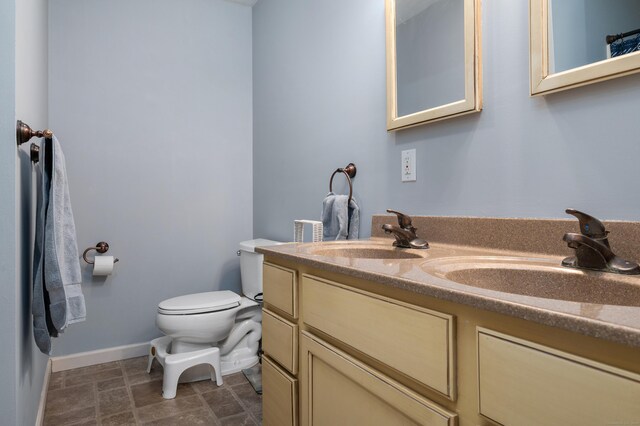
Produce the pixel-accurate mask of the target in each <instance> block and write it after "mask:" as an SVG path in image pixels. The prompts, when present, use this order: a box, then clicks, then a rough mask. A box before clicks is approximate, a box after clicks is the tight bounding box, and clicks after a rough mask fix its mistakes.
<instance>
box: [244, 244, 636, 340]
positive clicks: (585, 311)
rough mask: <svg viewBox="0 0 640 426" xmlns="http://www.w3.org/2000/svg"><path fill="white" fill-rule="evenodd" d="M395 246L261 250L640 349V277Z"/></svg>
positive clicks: (445, 247) (518, 255) (477, 250)
mask: <svg viewBox="0 0 640 426" xmlns="http://www.w3.org/2000/svg"><path fill="white" fill-rule="evenodd" d="M392 241H393V240H392V239H388V238H371V239H370V240H358V241H340V242H337V241H336V242H324V243H306V244H295V243H291V244H283V245H279V246H269V247H259V248H257V249H256V250H257V251H258V252H260V253H263V254H265V255H267V256H269V257H271V258H274V259H283V260H288V261H292V262H297V263H300V264H303V265H308V266H310V267H314V268H317V269H321V270H325V271H329V272H336V273H340V274H344V275H348V276H352V277H356V278H362V279H365V280H370V281H375V282H377V283H381V284H385V285H389V286H393V287H396V288H400V289H403V290H407V291H411V292H415V293H419V294H424V295H426V296H431V297H434V298H438V299H442V300H447V301H451V302H455V303H461V304H465V305H469V306H472V307H476V308H479V309H484V310H488V311H493V312H498V313H501V314H505V315H509V316H513V317H517V318H521V319H524V320H529V321H533V322H536V323H540V324H545V325H549V326H554V327H559V328H563V329H566V330H570V331H573V332H576V333H581V334H584V335H588V336H593V337H597V338H601V339H606V340H611V341H614V342H618V343H622V344H626V345H629V346H635V347H640V276H624V275H618V274H611V273H601V272H593V271H588V272H585V271H581V270H575V269H567V268H563V267H561V266H559V265H560V262H561V260H562V258H563V256H560V255H557V254H552V255H549V256H546V255H541V254H538V253H526V252H518V251H513V250H500V249H496V248H486V247H478V246H463V245H456V244H447V243H442V242H431V241H430V246H431V247H430V248H429V249H428V250H408V249H396V248H393V247H392V245H391V243H392ZM344 249H349V250H354V249H355V250H359V254H358V256H360V255H362V256H366V255H367V253H374V252H376V251H377V253H378V254H379V253H382V252H380V250H383V251H385V252H387V251H388V250H396V251H402V252H403V253H404V254H403V256H404V255H406V256H409V255H412V256H415V257H413V258H400V259H398V258H388V259H379V258H365V257H345V256H342V255H341V253H340V251H341V250H344ZM391 255H392V256H393V255H394V254H393V253H392V254H391ZM505 269H506V270H508V271H507V272H506V273H503V271H504V270H505ZM478 270H481V272H480V274H481V275H477V273H478ZM514 271H515V272H514ZM473 274H476V275H475V278H478V277H479V276H480V277H481V278H482V280H484V281H483V283H482V284H480V285H481V286H478V284H477V283H474V285H466V284H462V283H461V282H465V281H467V280H469V279H470V278H469V277H472V278H473ZM513 274H515V275H513ZM451 277H454V279H455V280H456V281H452V280H451V279H448V278H451ZM514 277H517V278H514ZM551 279H553V280H554V281H553V282H552V283H551V282H549V281H550V280H551ZM501 290H502V291H501Z"/></svg>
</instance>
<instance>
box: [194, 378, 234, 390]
mask: <svg viewBox="0 0 640 426" xmlns="http://www.w3.org/2000/svg"><path fill="white" fill-rule="evenodd" d="M225 385H226V382H225V384H223V385H222V386H225ZM222 386H218V385H217V384H216V382H214V381H211V380H201V381H199V382H194V383H191V387H193V390H195V391H196V392H198V393H205V392H211V391H214V390H217V389H220V388H221V387H222Z"/></svg>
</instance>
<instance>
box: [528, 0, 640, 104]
mask: <svg viewBox="0 0 640 426" xmlns="http://www.w3.org/2000/svg"><path fill="white" fill-rule="evenodd" d="M529 8H530V10H529V19H530V56H531V60H530V64H531V95H532V96H535V95H546V94H548V93H553V92H558V91H561V90H567V89H572V88H575V87H579V86H584V85H586V84H591V83H596V82H599V81H605V80H609V79H612V78H616V77H621V76H624V75H628V74H633V73H636V72H639V71H640V0H616V1H615V2H614V1H610V0H530V1H529Z"/></svg>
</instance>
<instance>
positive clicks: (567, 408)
mask: <svg viewBox="0 0 640 426" xmlns="http://www.w3.org/2000/svg"><path fill="white" fill-rule="evenodd" d="M478 381H479V397H480V400H479V404H480V413H481V414H482V415H484V416H486V417H488V418H490V419H492V420H494V421H495V422H497V423H499V424H502V425H507V426H511V425H514V426H539V425H567V426H569V425H575V426H590V425H594V426H595V425H632V424H639V423H638V422H640V377H639V376H638V375H635V374H633V373H630V372H628V371H623V370H619V369H615V368H613V367H609V366H607V365H604V364H600V363H597V362H594V361H591V360H588V359H584V358H580V357H577V356H574V355H571V354H568V353H565V352H560V351H558V350H555V349H552V348H549V347H546V346H542V345H538V344H536V343H532V342H529V341H526V340H523V339H518V338H516V337H513V336H508V335H506V334H502V333H498V332H495V331H492V330H488V329H485V328H478Z"/></svg>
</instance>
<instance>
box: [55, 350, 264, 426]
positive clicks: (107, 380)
mask: <svg viewBox="0 0 640 426" xmlns="http://www.w3.org/2000/svg"><path fill="white" fill-rule="evenodd" d="M146 367H147V357H140V358H132V359H127V360H124V361H116V362H110V363H106V364H100V365H94V366H91V367H84V368H78V369H75V370H68V371H62V372H59V373H53V374H52V376H51V380H50V382H49V391H48V395H47V407H46V411H45V421H44V424H45V426H49V425H51V426H67V425H77V426H80V425H87V426H88V425H104V426H107V425H109V426H111V425H158V426H160V425H171V426H175V425H189V426H191V425H220V426H231V425H259V424H262V397H261V396H260V395H258V394H256V393H255V391H254V390H253V388H252V387H251V385H250V384H249V382H248V381H247V379H246V378H245V377H244V375H243V374H242V373H236V374H231V375H228V376H225V377H224V385H222V386H220V387H218V386H216V384H215V383H214V382H212V381H210V380H207V381H203V382H197V383H188V384H181V385H179V386H178V394H177V396H176V398H175V399H171V400H165V399H163V398H162V367H161V366H160V365H157V364H154V367H153V369H152V371H151V374H147V373H146V371H145V369H146Z"/></svg>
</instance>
